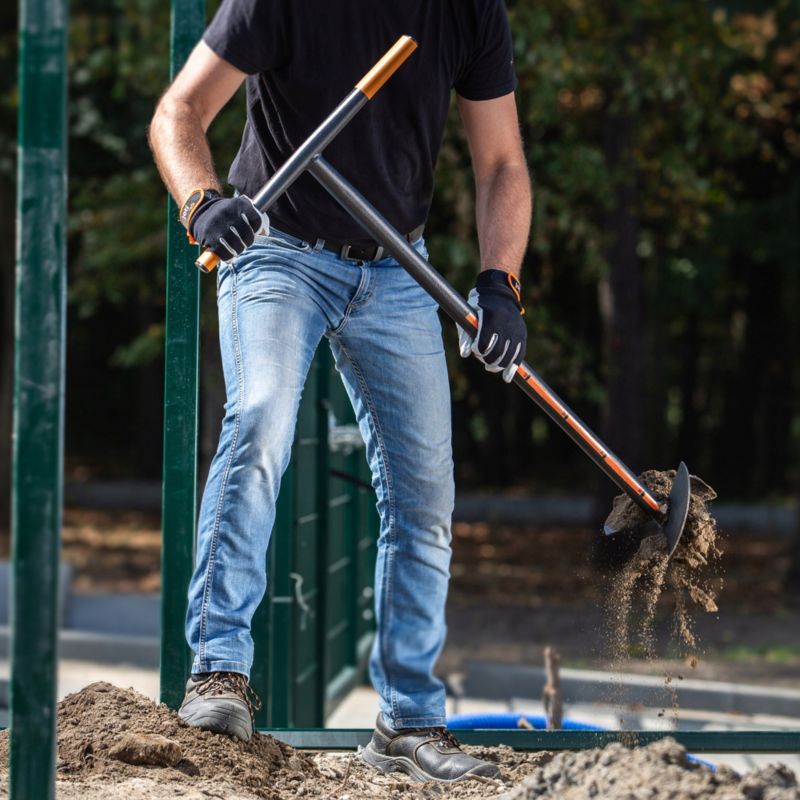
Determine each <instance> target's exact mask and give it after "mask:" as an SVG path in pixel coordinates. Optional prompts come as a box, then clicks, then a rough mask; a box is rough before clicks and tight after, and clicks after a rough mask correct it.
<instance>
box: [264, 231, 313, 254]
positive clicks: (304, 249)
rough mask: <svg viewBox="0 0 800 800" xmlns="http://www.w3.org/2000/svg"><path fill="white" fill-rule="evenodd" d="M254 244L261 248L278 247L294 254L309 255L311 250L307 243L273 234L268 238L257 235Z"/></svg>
mask: <svg viewBox="0 0 800 800" xmlns="http://www.w3.org/2000/svg"><path fill="white" fill-rule="evenodd" d="M255 244H257V245H260V246H262V247H265V246H266V247H279V248H281V249H283V250H292V251H294V252H295V253H310V252H311V250H312V249H313V248H312V247H311V245H310V244H309V243H308V242H304V241H301V240H300V239H295V238H294V237H292V238H291V239H289V238H284V237H283V236H280V235H275V234H273V233H271V234H269V236H263V235H261V234H257V235H256V239H255Z"/></svg>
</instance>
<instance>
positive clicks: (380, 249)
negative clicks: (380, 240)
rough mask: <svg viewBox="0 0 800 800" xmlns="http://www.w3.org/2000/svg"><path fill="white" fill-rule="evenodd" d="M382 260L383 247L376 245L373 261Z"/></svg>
mask: <svg viewBox="0 0 800 800" xmlns="http://www.w3.org/2000/svg"><path fill="white" fill-rule="evenodd" d="M381 258H383V245H378V249H377V250H376V251H375V255H374V256H373V257H372V260H373V261H380V260H381Z"/></svg>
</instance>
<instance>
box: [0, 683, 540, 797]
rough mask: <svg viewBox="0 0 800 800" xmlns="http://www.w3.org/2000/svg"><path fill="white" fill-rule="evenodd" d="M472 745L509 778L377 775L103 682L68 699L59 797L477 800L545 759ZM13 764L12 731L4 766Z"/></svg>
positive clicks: (62, 711)
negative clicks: (212, 727)
mask: <svg viewBox="0 0 800 800" xmlns="http://www.w3.org/2000/svg"><path fill="white" fill-rule="evenodd" d="M467 749H468V751H469V752H473V753H474V754H476V755H477V756H479V757H480V758H485V759H488V760H490V761H493V762H494V763H496V764H498V765H499V766H500V768H501V770H502V772H503V779H502V780H489V779H488V778H475V779H474V780H467V781H463V782H461V783H458V784H455V785H453V786H452V787H447V788H446V789H445V788H443V787H442V786H440V785H439V784H436V783H417V782H415V781H413V780H412V779H411V778H410V777H408V776H407V775H404V774H401V773H390V774H384V773H382V772H378V771H376V770H375V769H374V768H372V767H370V766H368V765H367V764H365V763H364V762H363V761H361V760H360V759H359V757H358V756H357V755H356V754H355V753H337V752H324V753H316V754H306V753H303V752H301V751H298V750H295V749H294V748H292V747H289V746H288V745H285V744H283V743H282V742H279V741H277V740H276V739H273V738H272V737H270V736H265V735H262V734H258V733H256V734H255V735H254V736H253V738H252V740H251V741H250V742H248V743H244V742H240V741H238V740H235V739H231V738H228V737H227V736H220V735H217V734H213V733H208V732H206V731H200V730H198V729H196V728H190V727H188V726H187V725H185V724H184V723H183V722H181V720H180V719H179V718H178V715H177V714H176V713H175V712H174V711H171V710H170V709H169V708H167V707H166V706H164V705H157V704H156V703H154V702H152V701H151V700H149V699H148V698H146V697H144V696H143V695H141V694H139V693H138V692H135V691H133V690H132V689H119V688H117V687H115V686H112V685H111V684H109V683H105V682H99V683H93V684H90V685H89V686H87V687H86V688H84V689H82V690H81V691H80V692H77V693H75V694H71V695H68V696H67V697H65V698H64V700H62V701H61V702H60V703H59V706H58V764H57V775H56V777H57V780H58V789H57V794H58V797H59V800H99V799H100V798H102V800H172V798H174V797H181V798H185V800H207V799H208V798H216V800H221V798H224V800H255V799H256V798H265V799H266V800H294V799H295V798H328V797H330V798H334V797H335V798H339V799H340V800H346V798H349V800H372V798H375V799H376V800H390V798H391V799H392V800H394V799H395V798H396V799H397V800H400V799H401V798H402V800H430V798H436V797H447V798H452V800H476V799H477V798H486V797H497V796H499V795H500V794H502V793H503V792H505V791H507V790H508V788H509V786H511V785H514V784H516V783H518V782H519V781H520V780H522V778H524V777H525V776H526V775H529V774H530V773H531V772H532V771H533V769H535V768H536V766H538V765H539V764H540V763H542V760H543V758H544V757H546V754H541V753H517V752H514V751H513V750H511V749H510V748H508V747H495V748H467ZM7 762H8V732H7V731H3V732H2V733H0V769H1V765H5V764H7ZM3 781H4V775H2V774H0V784H2V783H3ZM0 796H4V795H3V792H2V789H0Z"/></svg>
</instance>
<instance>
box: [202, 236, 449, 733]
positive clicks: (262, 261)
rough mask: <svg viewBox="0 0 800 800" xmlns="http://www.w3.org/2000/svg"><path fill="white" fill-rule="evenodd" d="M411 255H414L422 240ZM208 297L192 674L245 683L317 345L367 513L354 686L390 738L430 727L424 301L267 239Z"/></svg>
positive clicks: (403, 278) (435, 449)
mask: <svg viewBox="0 0 800 800" xmlns="http://www.w3.org/2000/svg"><path fill="white" fill-rule="evenodd" d="M414 246H415V247H416V248H417V250H418V251H419V252H421V253H422V254H423V255H425V256H427V253H426V251H425V245H424V242H423V241H422V239H420V240H419V241H418V242H417V243H416V244H415V245H414ZM217 294H218V297H217V303H218V308H219V320H220V326H219V327H220V346H221V350H222V363H223V368H224V373H225V386H226V393H227V403H226V405H225V415H224V418H223V421H222V432H221V435H220V441H219V447H218V449H217V453H216V455H215V457H214V459H213V461H212V464H211V469H210V471H209V476H208V482H207V484H206V487H205V492H204V494H203V500H202V504H201V507H200V517H199V523H198V541H197V559H196V566H195V571H194V575H193V577H192V580H191V584H190V586H189V610H188V615H187V621H186V636H187V640H188V642H189V645H190V647H191V648H192V650H193V651H194V653H195V660H194V664H193V667H192V671H193V672H210V671H214V670H229V671H236V672H241V673H243V674H245V675H249V673H250V668H251V666H252V662H253V641H252V638H251V635H250V623H251V620H252V617H253V614H254V612H255V610H256V607H257V606H258V604H259V603H260V601H261V599H262V597H263V595H264V592H265V590H266V573H265V563H266V550H267V545H268V542H269V537H270V532H271V530H272V526H273V523H274V521H275V503H276V500H277V497H278V489H279V487H280V482H281V476H282V475H283V472H284V470H285V469H286V467H287V465H288V463H289V458H290V453H291V447H292V440H293V436H294V429H295V423H296V419H297V411H298V407H299V403H300V395H301V392H302V389H303V384H304V382H305V380H306V376H307V374H308V370H309V367H310V364H311V361H312V359H313V356H314V352H315V351H316V349H317V346H318V345H319V343H320V341H321V340H322V337H323V336H324V337H326V338H327V339H328V343H329V344H330V347H331V350H332V352H333V355H334V358H335V362H336V368H337V369H338V371H339V373H340V374H341V376H342V380H343V381H344V385H345V387H346V390H347V393H348V395H349V397H350V400H351V402H352V404H353V408H354V410H355V413H356V418H357V420H358V425H359V428H360V430H361V434H362V436H363V437H364V441H365V442H366V445H367V459H368V461H369V466H370V469H371V472H372V485H373V486H374V488H375V491H376V493H377V502H378V511H379V512H380V520H381V524H380V534H379V540H378V557H377V565H376V572H375V606H376V609H375V610H376V620H377V635H376V638H375V645H374V648H373V652H372V657H371V660H370V675H371V677H372V681H373V684H374V686H375V689H376V690H377V692H378V694H379V695H380V703H381V711H382V712H383V713H384V715H385V717H386V719H387V720H388V721H389V722H390V723H391V724H393V725H394V726H397V727H417V726H420V727H421V726H432V725H443V724H444V722H445V709H444V688H443V686H442V683H441V681H439V680H438V679H437V678H435V677H434V676H433V668H434V665H435V663H436V659H437V658H438V656H439V653H440V651H441V648H442V645H443V643H444V638H445V633H446V626H445V616H444V609H445V600H446V597H447V584H448V580H449V574H450V539H451V535H450V519H451V514H452V510H453V462H452V450H451V435H450V430H451V428H450V392H449V385H448V378H447V369H446V365H445V356H444V348H443V344H442V335H441V327H440V324H439V319H438V316H437V306H436V303H435V302H434V301H433V300H432V299H431V298H430V297H429V296H428V295H427V294H426V292H425V291H424V290H423V289H421V288H420V287H419V286H418V285H417V284H416V283H415V282H414V281H413V280H412V278H411V277H410V276H409V275H408V274H407V273H406V271H405V270H404V269H403V268H402V267H401V266H400V265H399V264H398V263H397V262H396V261H395V260H394V259H392V258H384V259H382V260H380V261H373V262H366V263H362V262H352V261H344V260H342V259H340V258H339V257H338V256H337V255H336V254H334V253H332V252H330V251H327V250H315V249H314V248H313V247H312V246H311V245H309V244H307V243H305V242H302V241H301V240H299V239H296V238H294V237H292V236H288V235H286V234H283V233H280V232H278V231H273V232H272V234H271V235H270V236H269V237H264V236H258V237H256V242H255V244H253V245H252V247H250V248H249V249H248V250H246V251H245V252H244V253H243V254H242V255H241V256H239V257H238V258H236V259H234V260H233V261H232V262H231V263H229V264H221V265H220V268H219V272H218V275H217ZM353 591H355V588H354V589H353Z"/></svg>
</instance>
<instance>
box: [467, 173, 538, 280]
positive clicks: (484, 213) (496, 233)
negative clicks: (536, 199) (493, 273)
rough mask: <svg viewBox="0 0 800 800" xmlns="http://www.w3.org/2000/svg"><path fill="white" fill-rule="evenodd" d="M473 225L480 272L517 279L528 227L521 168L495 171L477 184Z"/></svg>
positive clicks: (526, 178) (528, 192)
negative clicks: (500, 273) (497, 272)
mask: <svg viewBox="0 0 800 800" xmlns="http://www.w3.org/2000/svg"><path fill="white" fill-rule="evenodd" d="M476 194H477V196H476V210H475V215H476V222H477V226H478V241H479V243H480V250H481V270H485V269H504V270H506V271H508V272H514V273H515V274H517V275H519V270H520V267H521V266H522V259H523V257H524V255H525V251H526V249H527V246H528V236H529V233H530V227H531V187H530V177H529V175H528V170H527V167H526V166H525V165H524V164H517V163H514V164H507V165H503V166H500V167H498V168H497V169H496V170H495V171H494V172H493V173H492V174H491V176H490V177H488V178H486V179H484V180H482V181H481V180H479V181H478V182H477V192H476Z"/></svg>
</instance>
